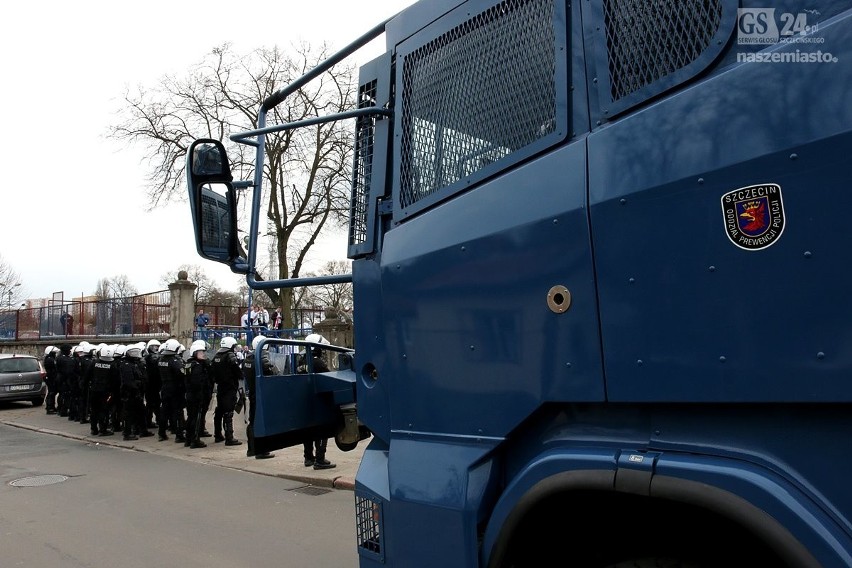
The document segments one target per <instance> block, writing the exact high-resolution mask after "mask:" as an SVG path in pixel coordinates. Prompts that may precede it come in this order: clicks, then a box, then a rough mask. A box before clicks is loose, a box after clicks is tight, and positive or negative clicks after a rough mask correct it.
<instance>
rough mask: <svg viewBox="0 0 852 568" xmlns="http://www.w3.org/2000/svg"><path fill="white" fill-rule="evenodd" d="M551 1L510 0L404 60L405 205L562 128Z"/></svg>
mask: <svg viewBox="0 0 852 568" xmlns="http://www.w3.org/2000/svg"><path fill="white" fill-rule="evenodd" d="M553 16H554V5H553V0H507V1H505V2H501V3H500V4H497V5H496V6H494V7H492V8H490V9H489V10H486V11H485V12H482V13H480V14H478V15H476V16H474V17H473V18H471V19H470V20H468V21H466V22H464V23H463V24H461V25H459V26H457V27H455V28H453V29H452V30H450V31H448V32H447V33H445V34H444V35H442V36H440V37H438V38H436V39H435V40H433V41H431V42H429V43H427V44H425V45H423V46H422V47H420V48H419V49H417V50H415V51H413V52H412V53H410V54H408V55H407V56H406V57H405V63H404V66H403V77H402V101H403V109H402V147H401V163H400V176H401V179H400V188H401V191H400V205H401V206H402V207H407V206H409V205H411V204H413V203H416V202H417V201H419V200H420V199H423V198H424V197H426V196H429V195H431V194H433V193H435V192H436V191H437V190H439V189H441V188H443V187H446V186H449V185H451V184H453V183H454V182H457V181H459V180H461V179H463V178H465V177H466V176H469V175H471V174H473V173H474V172H477V171H478V170H480V169H482V168H484V167H485V166H487V165H489V164H491V163H493V162H495V161H497V160H499V159H501V158H504V157H505V156H507V155H509V154H511V153H512V152H514V151H515V150H518V149H519V148H523V147H524V146H527V145H528V144H530V143H532V142H534V141H536V140H538V139H539V138H542V137H544V136H546V135H548V134H550V133H552V132H554V130H555V129H556V96H557V95H556V79H555V73H556V61H555V60H556V55H555V54H556V47H555V46H556V37H555V34H554V29H553Z"/></svg>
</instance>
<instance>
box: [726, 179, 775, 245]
mask: <svg viewBox="0 0 852 568" xmlns="http://www.w3.org/2000/svg"><path fill="white" fill-rule="evenodd" d="M722 216H723V218H724V221H725V232H726V233H727V234H728V238H729V239H730V240H731V242H732V243H734V244H735V245H737V246H738V247H740V248H741V249H745V250H760V249H765V248H766V247H768V246H769V245H771V244H774V243H775V241H777V240H778V238H779V237H780V236H781V233H783V232H784V203H783V201H782V200H781V186H780V185H778V184H775V183H761V184H758V185H750V186H748V187H741V188H739V189H735V190H733V191H729V192H728V193H726V194H725V195H723V196H722Z"/></svg>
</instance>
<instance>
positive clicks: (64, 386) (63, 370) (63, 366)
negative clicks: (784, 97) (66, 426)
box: [56, 343, 77, 417]
mask: <svg viewBox="0 0 852 568" xmlns="http://www.w3.org/2000/svg"><path fill="white" fill-rule="evenodd" d="M71 350H72V347H71V345H70V344H67V343H66V344H64V345H62V347H60V348H59V355H57V357H56V376H57V390H58V392H59V397H58V398H59V408H58V411H59V416H62V417H68V412H69V409H70V407H71V381H73V380H74V378H75V377H76V374H77V362H76V361H75V360H74V359H73V358H72V356H71Z"/></svg>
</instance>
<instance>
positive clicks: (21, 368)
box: [0, 357, 39, 373]
mask: <svg viewBox="0 0 852 568" xmlns="http://www.w3.org/2000/svg"><path fill="white" fill-rule="evenodd" d="M38 370H39V368H38V361H37V360H36V359H32V358H30V357H11V358H8V359H0V373H30V372H32V371H38Z"/></svg>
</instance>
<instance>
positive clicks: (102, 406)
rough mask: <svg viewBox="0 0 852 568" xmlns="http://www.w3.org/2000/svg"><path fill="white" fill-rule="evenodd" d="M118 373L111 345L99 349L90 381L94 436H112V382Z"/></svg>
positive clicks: (90, 403) (92, 430) (91, 423)
mask: <svg viewBox="0 0 852 568" xmlns="http://www.w3.org/2000/svg"><path fill="white" fill-rule="evenodd" d="M116 375H118V366H117V364H116V362H115V360H114V351H113V347H112V346H111V345H104V346H103V347H100V348H99V349H98V357H97V360H96V361H95V362H94V363H93V364H92V378H91V380H90V381H89V414H90V417H89V425H90V428H91V432H92V436H99V435H100V436H112V434H113V431H112V430H110V428H109V409H108V406H107V399H108V398H109V388H110V384H112V383H113V382H114V381H115V377H116Z"/></svg>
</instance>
